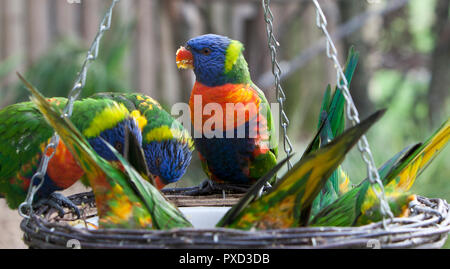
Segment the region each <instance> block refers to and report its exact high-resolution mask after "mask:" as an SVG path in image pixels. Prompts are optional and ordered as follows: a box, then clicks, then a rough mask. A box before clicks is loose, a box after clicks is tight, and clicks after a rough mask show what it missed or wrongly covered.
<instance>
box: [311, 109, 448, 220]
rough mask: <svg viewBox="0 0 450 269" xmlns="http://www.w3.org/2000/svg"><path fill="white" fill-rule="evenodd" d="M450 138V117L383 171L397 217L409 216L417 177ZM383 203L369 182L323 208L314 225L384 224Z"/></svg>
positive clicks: (381, 175)
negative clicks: (411, 189)
mask: <svg viewBox="0 0 450 269" xmlns="http://www.w3.org/2000/svg"><path fill="white" fill-rule="evenodd" d="M449 139H450V118H449V119H447V121H446V122H445V123H444V124H443V125H442V126H441V127H440V128H439V129H438V130H437V131H436V132H435V133H434V134H433V135H432V136H431V137H430V138H428V139H427V140H426V141H425V142H424V143H423V144H416V145H414V146H410V147H407V148H405V149H404V150H402V151H401V152H399V153H398V154H396V155H395V156H394V157H393V158H392V159H390V160H389V161H388V162H386V164H384V165H383V166H382V167H381V168H380V169H379V174H380V178H381V180H382V182H383V185H384V189H385V195H386V198H387V201H388V203H389V205H390V207H391V211H392V213H393V214H394V216H396V217H402V216H406V215H408V213H409V210H408V204H409V202H410V201H412V200H414V199H415V195H413V194H411V193H410V192H409V189H410V188H411V186H412V185H413V183H414V181H415V180H416V178H417V177H418V176H419V175H420V174H421V172H422V171H423V170H424V169H425V168H426V167H427V166H428V165H429V164H430V162H431V161H432V160H433V159H434V158H435V157H436V156H437V155H438V154H439V153H440V152H441V151H442V150H443V149H444V148H445V146H446V144H447V143H448V140H449ZM381 219H382V216H381V214H380V211H379V200H378V199H377V198H376V196H375V195H374V192H373V190H372V189H371V184H370V182H369V180H368V179H365V180H363V181H362V182H361V183H360V184H359V185H358V186H356V187H355V188H353V189H351V190H350V191H349V192H347V193H345V194H344V195H342V196H341V197H340V198H339V199H337V200H336V201H335V202H333V203H332V204H330V205H329V206H327V207H325V208H324V209H322V210H321V211H320V212H319V213H318V214H317V215H316V216H315V217H314V218H313V219H312V220H311V222H310V225H313V226H353V225H355V226H359V225H364V224H368V223H371V222H376V221H380V220H381Z"/></svg>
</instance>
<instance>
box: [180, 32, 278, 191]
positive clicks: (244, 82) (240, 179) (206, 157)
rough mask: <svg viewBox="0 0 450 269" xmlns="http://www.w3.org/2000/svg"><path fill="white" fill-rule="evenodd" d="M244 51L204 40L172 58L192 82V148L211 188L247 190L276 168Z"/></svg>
mask: <svg viewBox="0 0 450 269" xmlns="http://www.w3.org/2000/svg"><path fill="white" fill-rule="evenodd" d="M243 50H244V46H243V45H242V43H241V42H239V41H237V40H232V39H230V38H228V37H225V36H220V35H214V34H207V35H202V36H198V37H195V38H192V39H190V40H189V41H188V42H187V43H186V46H185V47H180V49H178V51H177V55H176V62H177V66H178V67H179V68H189V69H193V71H194V74H195V77H196V81H195V84H194V87H193V89H192V92H191V97H190V100H189V105H190V109H191V122H192V124H193V127H194V128H193V129H194V144H195V148H196V149H197V150H198V152H199V156H200V160H201V162H202V167H203V170H204V171H205V173H206V174H207V175H208V177H209V179H210V180H212V182H216V183H233V184H244V185H250V184H252V183H254V182H256V181H257V180H258V179H259V178H260V177H261V176H263V175H264V174H266V173H267V172H268V171H269V170H270V169H271V168H272V167H274V166H275V165H276V163H277V161H276V160H277V154H278V153H277V151H278V149H277V146H276V140H277V139H276V138H275V135H274V123H273V121H272V115H271V111H270V107H269V103H268V102H267V100H266V97H265V96H264V93H263V92H262V91H261V90H260V89H259V88H258V87H257V86H256V85H255V84H254V83H253V82H252V80H251V78H250V72H249V69H248V66H247V62H246V61H245V59H244V56H243ZM210 182H211V181H210Z"/></svg>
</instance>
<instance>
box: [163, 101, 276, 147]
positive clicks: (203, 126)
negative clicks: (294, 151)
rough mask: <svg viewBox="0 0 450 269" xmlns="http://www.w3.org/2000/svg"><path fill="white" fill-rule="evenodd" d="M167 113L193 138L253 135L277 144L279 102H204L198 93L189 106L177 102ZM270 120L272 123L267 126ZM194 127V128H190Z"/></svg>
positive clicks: (271, 144) (255, 137)
mask: <svg viewBox="0 0 450 269" xmlns="http://www.w3.org/2000/svg"><path fill="white" fill-rule="evenodd" d="M170 114H171V115H172V116H173V117H175V118H176V119H177V120H178V122H180V123H181V124H182V125H183V127H184V128H185V129H186V130H187V131H189V132H190V134H191V136H192V137H193V138H202V137H204V138H253V139H259V140H260V142H261V143H266V144H267V145H266V146H267V147H269V148H273V147H274V146H276V145H277V142H278V135H279V119H280V105H279V104H278V103H272V104H270V106H269V104H263V103H259V104H256V103H225V104H219V103H214V102H208V103H206V104H203V98H202V96H201V95H195V96H194V98H193V103H192V104H191V106H190V105H189V104H186V103H176V104H174V105H173V106H172V108H171V111H170ZM269 121H272V124H270V125H269ZM192 127H193V128H192Z"/></svg>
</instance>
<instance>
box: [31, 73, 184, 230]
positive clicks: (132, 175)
mask: <svg viewBox="0 0 450 269" xmlns="http://www.w3.org/2000/svg"><path fill="white" fill-rule="evenodd" d="M23 81H24V83H25V85H27V88H28V89H29V90H30V92H31V93H32V98H31V99H32V101H33V102H34V103H35V104H36V106H37V107H38V108H39V110H40V111H41V113H42V114H43V115H44V117H45V119H46V120H47V122H48V123H49V124H50V125H51V126H52V127H53V129H55V130H56V132H57V133H58V135H59V136H60V137H61V139H62V141H64V143H65V145H66V147H67V149H68V150H69V151H70V152H72V154H73V156H74V158H75V159H76V160H77V162H78V163H79V164H80V166H81V169H82V170H83V171H85V172H86V177H87V178H88V180H89V183H90V186H91V187H92V189H93V191H94V195H95V201H96V206H97V210H98V215H99V227H100V228H126V229H171V228H179V227H191V226H192V225H191V224H190V223H189V221H187V220H186V218H185V217H184V216H183V214H182V213H181V212H180V211H179V210H178V209H177V208H175V207H174V206H173V205H172V204H171V203H170V202H168V201H167V200H166V199H165V198H164V197H163V196H162V194H161V193H160V192H159V191H158V189H157V188H155V187H154V186H153V185H151V184H150V183H149V182H148V181H146V180H144V178H143V177H142V176H141V173H139V172H138V171H136V170H135V169H134V168H133V167H132V166H131V165H130V164H129V163H128V161H127V160H125V158H124V157H122V156H121V155H120V154H119V153H118V152H117V151H116V150H115V149H114V147H113V146H111V145H110V144H109V143H108V142H106V141H105V140H102V139H99V143H102V144H103V145H104V146H105V147H106V148H108V149H109V150H110V151H111V152H112V154H113V155H114V156H115V157H116V158H117V159H118V160H119V162H120V163H121V164H122V166H123V172H122V170H121V169H118V168H116V167H114V166H113V165H111V164H110V163H109V162H107V161H106V160H105V159H104V158H102V157H101V156H100V155H99V154H97V153H96V151H95V150H94V149H93V147H92V146H91V145H90V144H89V142H88V140H87V139H86V138H85V137H84V136H83V135H82V134H81V133H80V132H79V131H78V129H77V128H76V127H75V126H74V125H73V124H72V123H71V121H70V120H69V119H67V118H61V115H60V114H59V113H58V112H56V111H55V109H54V108H53V107H52V106H51V104H50V103H48V102H47V101H46V99H45V98H44V97H43V96H42V95H41V94H40V93H39V92H38V91H37V90H36V89H35V88H34V87H33V86H32V85H31V84H29V83H28V82H26V81H25V80H23ZM126 133H128V134H130V135H131V137H136V136H135V135H136V133H135V132H132V131H130V132H126ZM139 135H140V133H139ZM137 140H138V139H137V138H136V140H135V141H137ZM126 141H128V140H126ZM127 145H128V144H127ZM130 146H138V147H139V146H140V143H139V142H135V143H131V144H130ZM142 159H144V156H143V155H142Z"/></svg>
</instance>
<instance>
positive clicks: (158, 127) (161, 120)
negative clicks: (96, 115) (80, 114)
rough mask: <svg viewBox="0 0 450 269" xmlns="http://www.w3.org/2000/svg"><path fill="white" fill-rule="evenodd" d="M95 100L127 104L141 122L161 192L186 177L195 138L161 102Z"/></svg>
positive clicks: (115, 96)
mask: <svg viewBox="0 0 450 269" xmlns="http://www.w3.org/2000/svg"><path fill="white" fill-rule="evenodd" d="M92 98H96V99H97V98H98V99H112V100H114V101H116V102H117V103H119V104H123V105H125V107H127V109H128V111H130V113H131V115H132V116H133V117H134V118H135V119H136V120H137V122H138V124H139V128H140V129H141V130H142V148H143V150H144V154H145V159H146V160H147V166H148V169H149V171H150V173H151V174H152V175H153V176H154V178H155V183H156V186H157V187H158V188H159V189H162V188H163V187H164V186H165V185H167V184H170V183H174V182H176V181H178V180H179V179H180V178H181V177H182V176H183V175H184V173H185V172H186V169H187V167H188V166H189V163H190V161H191V157H192V151H193V148H194V146H193V141H192V138H191V136H190V135H189V132H188V131H187V130H186V129H184V127H183V126H182V125H181V123H179V122H178V121H177V120H176V119H175V118H173V117H172V116H171V115H170V114H169V113H168V112H167V111H166V110H164V109H163V108H162V107H161V105H160V104H159V103H158V102H157V101H155V100H154V99H152V98H151V97H149V96H146V95H141V94H138V93H98V94H96V95H94V96H92Z"/></svg>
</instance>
